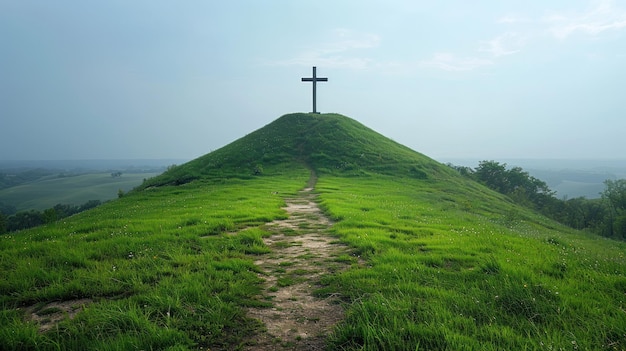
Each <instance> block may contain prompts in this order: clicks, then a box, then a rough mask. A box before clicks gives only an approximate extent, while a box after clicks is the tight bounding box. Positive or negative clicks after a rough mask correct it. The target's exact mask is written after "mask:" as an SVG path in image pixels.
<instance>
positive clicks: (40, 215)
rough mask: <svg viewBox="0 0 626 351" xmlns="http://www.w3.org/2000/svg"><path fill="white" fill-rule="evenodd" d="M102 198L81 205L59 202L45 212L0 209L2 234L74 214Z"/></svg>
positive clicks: (93, 204)
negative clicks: (11, 213) (9, 211)
mask: <svg viewBox="0 0 626 351" xmlns="http://www.w3.org/2000/svg"><path fill="white" fill-rule="evenodd" d="M101 203H102V202H101V201H100V200H89V201H87V202H85V203H84V204H82V205H80V206H75V205H63V204H57V205H54V206H53V207H51V208H48V209H46V210H44V211H43V212H40V211H35V210H30V211H21V212H17V213H15V214H13V215H8V214H6V212H3V211H0V234H4V233H6V232H14V231H18V230H22V229H28V228H33V227H36V226H40V225H42V224H46V223H53V222H56V221H58V220H60V219H63V218H65V217H69V216H71V215H73V214H76V213H79V212H83V211H86V210H89V209H91V208H94V207H96V206H99V205H100V204H101Z"/></svg>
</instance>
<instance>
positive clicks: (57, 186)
mask: <svg viewBox="0 0 626 351" xmlns="http://www.w3.org/2000/svg"><path fill="white" fill-rule="evenodd" d="M156 175H157V173H124V174H123V175H122V176H121V177H111V174H110V173H88V174H77V175H69V176H55V177H52V176H48V177H45V178H42V179H40V180H38V181H35V182H31V183H28V184H23V185H19V186H14V187H11V188H7V189H2V190H0V199H1V200H2V202H4V203H6V204H11V205H13V206H15V207H16V208H17V210H18V211H25V210H37V211H43V210H45V209H48V208H51V207H53V206H54V205H57V204H69V205H81V204H84V203H85V202H87V201H89V200H101V201H103V202H104V201H107V200H110V199H114V198H116V197H117V193H118V190H120V189H121V190H122V191H128V190H131V189H133V188H134V187H136V186H138V185H139V184H141V183H142V181H143V179H147V178H152V177H154V176H156Z"/></svg>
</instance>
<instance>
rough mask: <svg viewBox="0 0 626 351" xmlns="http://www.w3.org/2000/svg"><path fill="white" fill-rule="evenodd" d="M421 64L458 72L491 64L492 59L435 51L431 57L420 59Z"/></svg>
mask: <svg viewBox="0 0 626 351" xmlns="http://www.w3.org/2000/svg"><path fill="white" fill-rule="evenodd" d="M419 64H420V66H422V67H431V68H438V69H442V70H444V71H451V72H458V71H471V70H473V69H476V68H479V67H483V66H489V65H492V64H493V61H492V60H489V59H485V58H479V57H456V56H454V55H452V54H450V53H435V54H434V55H433V57H432V58H431V59H428V60H423V61H420V63H419Z"/></svg>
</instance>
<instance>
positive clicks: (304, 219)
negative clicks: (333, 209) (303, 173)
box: [247, 178, 347, 350]
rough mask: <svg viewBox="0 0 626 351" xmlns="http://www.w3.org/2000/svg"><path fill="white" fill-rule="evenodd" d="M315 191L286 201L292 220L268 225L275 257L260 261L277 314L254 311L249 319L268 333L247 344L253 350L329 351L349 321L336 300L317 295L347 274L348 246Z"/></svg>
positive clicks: (267, 295)
mask: <svg viewBox="0 0 626 351" xmlns="http://www.w3.org/2000/svg"><path fill="white" fill-rule="evenodd" d="M314 182H315V179H314V178H312V181H311V183H312V184H311V185H310V187H308V188H305V189H303V190H302V191H300V192H299V194H298V196H295V197H291V198H286V199H285V202H286V207H285V210H286V211H287V212H288V213H289V218H288V219H285V220H278V221H274V222H271V223H268V224H267V225H266V228H267V229H268V230H269V231H271V232H272V233H273V235H272V236H270V237H268V238H265V239H264V241H265V243H266V245H268V246H269V247H270V248H271V249H272V252H271V253H269V254H266V255H263V256H261V257H259V258H258V259H257V260H256V261H255V264H256V265H258V266H259V267H261V269H262V270H263V274H262V275H261V277H262V278H263V279H265V292H264V294H265V298H266V299H267V300H268V301H270V302H271V303H272V305H273V306H272V307H271V308H253V309H249V310H248V316H249V317H251V318H255V319H258V320H259V321H260V322H261V323H263V325H264V326H265V329H264V330H263V331H261V332H259V333H258V334H257V335H255V336H253V337H251V338H250V340H248V341H247V345H248V348H247V349H248V350H323V349H324V347H325V345H326V338H327V336H328V335H329V334H330V333H331V332H332V329H333V327H334V325H335V324H337V322H339V321H341V320H342V319H343V318H344V312H343V308H342V307H341V305H340V304H339V299H338V298H337V297H336V296H332V295H331V296H330V297H327V298H319V297H316V296H314V295H313V291H314V290H315V289H316V288H318V287H320V279H321V277H322V276H323V275H325V274H331V273H333V272H336V271H338V270H341V269H343V268H345V266H346V265H345V263H340V262H337V261H336V260H335V259H336V258H337V256H339V255H341V254H344V253H347V248H346V246H344V245H342V244H340V243H338V242H337V240H336V239H335V238H333V237H332V236H330V235H329V233H328V229H329V228H330V226H331V225H332V222H331V221H330V219H329V218H328V217H326V216H325V215H324V214H323V213H322V211H321V210H320V208H319V206H318V205H317V203H316V202H315V197H316V195H315V194H313V193H312V190H313V186H314Z"/></svg>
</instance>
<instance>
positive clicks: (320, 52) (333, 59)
mask: <svg viewBox="0 0 626 351" xmlns="http://www.w3.org/2000/svg"><path fill="white" fill-rule="evenodd" d="M380 41H381V39H380V36H378V35H375V34H369V33H359V32H355V31H352V30H349V29H345V28H338V29H335V30H333V31H332V39H330V40H328V41H327V42H325V43H321V44H317V45H316V46H315V47H314V48H308V49H305V50H304V51H302V52H301V53H299V54H298V55H296V56H295V57H292V58H289V59H285V60H279V61H275V62H274V64H277V65H298V66H314V65H323V66H325V67H339V68H354V69H364V68H367V67H369V66H370V65H371V63H372V60H371V59H369V58H367V57H363V56H362V53H361V52H358V51H359V50H363V49H373V48H376V47H378V46H379V45H380Z"/></svg>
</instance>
